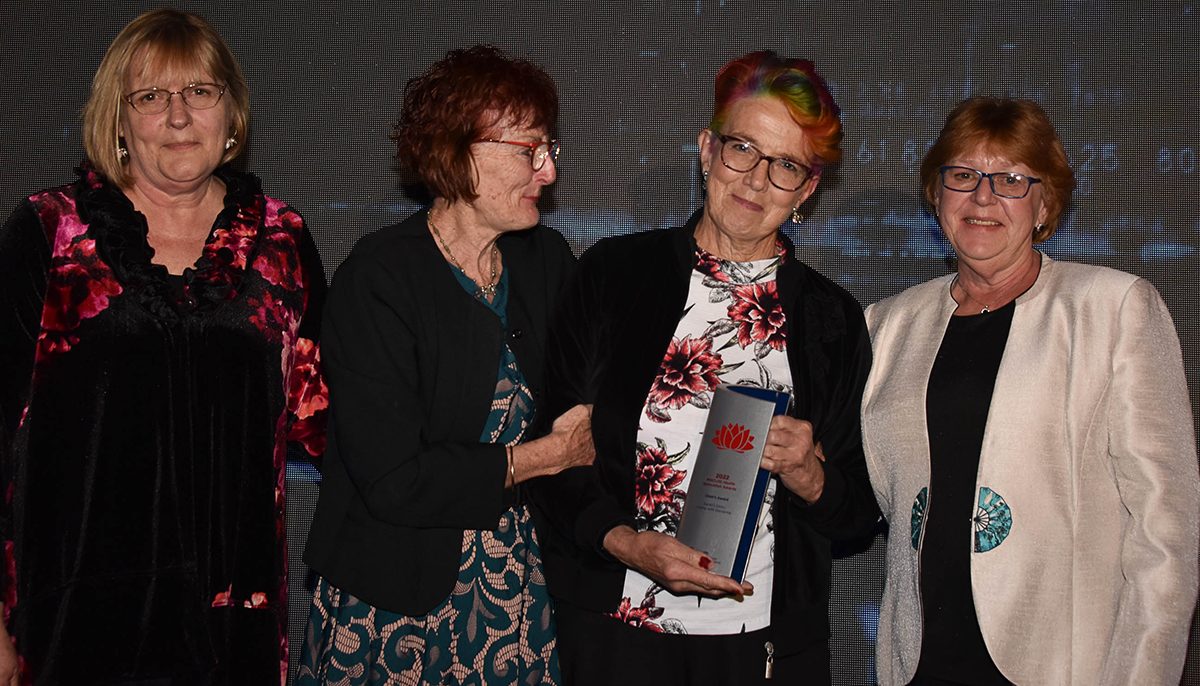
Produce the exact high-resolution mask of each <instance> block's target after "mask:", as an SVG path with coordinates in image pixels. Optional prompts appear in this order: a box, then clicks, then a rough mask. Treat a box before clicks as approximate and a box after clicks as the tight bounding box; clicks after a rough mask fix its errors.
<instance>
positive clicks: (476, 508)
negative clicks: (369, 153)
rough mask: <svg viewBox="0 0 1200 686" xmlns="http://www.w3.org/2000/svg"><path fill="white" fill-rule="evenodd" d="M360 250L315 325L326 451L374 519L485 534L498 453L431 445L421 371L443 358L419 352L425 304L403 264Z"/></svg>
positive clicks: (494, 500)
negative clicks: (419, 308)
mask: <svg viewBox="0 0 1200 686" xmlns="http://www.w3.org/2000/svg"><path fill="white" fill-rule="evenodd" d="M363 247H364V246H363V244H361V243H360V245H359V248H363ZM359 248H356V249H355V252H354V253H353V254H351V256H350V257H349V258H348V259H347V260H346V262H345V263H343V265H342V266H341V267H340V268H339V269H338V272H337V275H336V276H335V278H334V282H333V286H332V288H331V289H330V293H329V302H328V303H327V305H326V308H325V317H324V322H323V324H322V327H321V334H322V353H323V362H324V369H325V374H326V377H327V380H328V384H329V390H330V407H331V429H330V440H331V441H332V445H331V446H330V449H331V451H335V452H336V459H338V460H339V461H340V462H341V464H342V466H343V467H344V469H345V471H346V473H347V474H348V476H349V478H350V481H351V482H352V484H353V486H354V489H355V490H356V491H357V494H358V498H359V499H360V500H361V501H362V502H363V503H364V505H365V507H366V509H367V510H368V512H369V513H370V514H371V516H372V517H374V518H375V519H378V520H380V521H383V522H387V523H389V524H393V525H403V526H408V527H415V528H429V527H440V528H459V529H486V528H491V527H493V526H495V524H496V520H497V518H498V517H499V516H500V512H501V511H502V509H503V502H504V499H503V496H504V481H505V476H506V470H507V461H506V458H505V450H504V446H502V445H498V444H496V445H493V444H486V443H480V442H478V440H477V439H476V440H473V441H465V442H455V441H447V440H435V439H432V438H430V433H431V432H430V431H429V423H430V421H431V418H430V417H429V416H428V413H429V412H430V411H431V409H430V408H427V407H425V404H426V403H425V402H424V401H423V400H422V394H421V391H422V373H421V372H422V366H421V365H432V364H436V362H435V360H436V357H437V354H438V353H439V352H440V351H432V350H427V349H424V348H422V346H421V345H420V340H421V338H420V336H419V335H418V334H419V332H418V331H417V330H416V328H415V327H416V326H418V325H417V324H416V322H414V321H413V317H412V314H411V313H412V312H413V309H414V303H415V302H416V301H417V299H418V298H421V297H429V296H428V294H421V293H415V292H409V291H410V290H411V288H409V287H408V286H406V285H405V284H406V283H408V281H406V280H405V279H403V278H400V276H402V274H400V272H402V271H403V269H404V267H403V266H401V265H390V264H387V263H386V262H385V261H384V260H383V259H380V258H378V257H377V255H375V254H372V251H370V250H360V249H359ZM388 254H389V255H390V254H391V253H388ZM446 316H454V314H453V313H447V314H446ZM498 344H499V341H498V339H497V346H498ZM458 409H459V408H453V409H452V408H443V411H457V410H458ZM326 459H327V461H328V460H330V459H333V458H332V457H329V456H327V458H326Z"/></svg>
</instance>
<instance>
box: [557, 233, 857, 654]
mask: <svg viewBox="0 0 1200 686" xmlns="http://www.w3.org/2000/svg"><path fill="white" fill-rule="evenodd" d="M698 219H699V214H697V215H696V216H695V217H693V218H692V220H691V221H690V222H689V223H688V225H687V226H685V227H683V228H675V229H667V230H660V231H650V232H646V233H641V234H635V235H629V236H621V237H616V238H610V239H606V240H603V241H601V242H599V243H597V244H596V245H595V246H593V247H592V248H591V249H590V250H589V251H588V252H587V253H586V254H585V255H584V256H583V258H582V259H581V260H580V264H579V271H578V273H577V274H576V277H575V279H574V280H573V281H572V283H571V285H570V286H568V288H567V291H566V293H565V294H564V296H563V301H562V307H561V309H560V310H559V311H558V312H557V314H556V319H555V321H554V324H553V327H552V330H551V333H550V347H549V350H548V351H547V394H548V398H547V403H546V404H545V407H546V410H547V412H548V413H549V414H551V415H553V414H554V413H556V412H561V411H562V410H565V409H566V408H568V407H570V406H571V405H574V404H575V403H578V402H586V403H593V404H594V408H593V410H592V432H593V438H594V440H595V443H596V452H597V456H596V464H595V466H594V467H580V468H575V469H570V470H567V471H565V472H562V473H560V474H558V475H555V476H553V477H547V478H543V479H539V480H537V481H535V482H534V496H535V503H536V505H537V512H536V514H537V515H538V525H539V528H538V534H539V536H540V539H541V543H542V552H543V557H544V560H545V566H546V576H547V582H548V583H549V585H550V591H551V593H552V594H553V595H554V596H555V597H556V598H558V599H560V600H565V601H567V602H569V603H571V604H573V605H577V606H579V607H583V608H587V609H590V610H593V611H596V612H606V613H607V612H612V611H614V610H615V609H616V607H617V603H618V602H619V601H620V597H621V593H622V589H623V584H624V579H625V567H624V566H623V565H622V564H620V563H619V562H616V561H615V560H614V559H613V558H612V557H611V556H609V555H608V554H607V553H606V552H605V551H604V550H603V549H602V546H601V543H602V541H603V538H604V534H605V533H607V532H608V531H609V530H610V529H611V528H613V527H614V526H617V525H619V524H628V525H630V526H632V525H633V521H634V493H633V489H634V464H635V457H634V456H635V447H634V446H635V442H636V439H637V431H638V421H639V415H640V413H641V409H642V406H643V404H644V403H645V400H646V395H647V393H648V392H649V390H650V385H651V383H652V382H653V380H654V377H655V375H656V373H657V372H658V367H659V364H660V363H661V362H662V356H663V354H664V352H665V351H666V349H667V345H668V344H669V343H670V341H671V337H672V336H673V334H674V333H675V327H676V325H677V324H678V323H679V318H680V316H681V315H682V312H683V308H684V306H685V304H686V301H687V292H688V284H689V279H690V274H691V271H692V268H693V265H694V264H695V242H694V240H693V238H692V234H693V230H694V227H695V224H696V222H697V221H698ZM781 238H782V240H783V241H784V243H785V244H786V247H787V257H786V258H785V260H784V262H783V264H782V265H781V268H780V270H779V273H778V276H777V278H778V285H779V293H780V299H781V300H782V302H783V304H784V310H785V313H786V316H787V322H788V345H787V356H788V364H789V366H790V368H791V372H792V382H793V385H794V394H795V410H794V412H793V415H794V416H796V417H798V418H801V419H807V420H808V421H810V422H812V424H813V427H814V432H815V435H816V438H817V440H819V441H821V443H822V444H823V448H824V452H825V455H826V456H827V457H828V460H827V462H826V463H825V488H824V491H823V493H822V495H821V498H820V499H819V500H818V501H817V502H816V503H813V504H812V505H808V504H806V503H805V502H804V501H803V500H802V499H801V498H800V497H798V496H796V495H794V494H792V493H791V492H790V491H788V490H787V489H786V488H784V487H783V486H782V484H781V483H780V484H777V488H778V491H777V492H778V493H779V494H781V495H780V496H778V497H777V498H776V500H775V504H774V508H775V511H774V521H775V588H774V595H773V597H772V600H771V617H772V618H771V628H772V632H773V640H774V642H775V645H776V649H777V650H778V651H779V653H780V654H788V653H791V652H795V651H798V650H800V649H801V648H803V647H804V646H805V645H808V644H810V643H812V642H814V641H819V640H824V639H827V638H828V636H829V619H828V603H829V584H830V565H831V556H830V539H833V538H852V537H857V536H860V535H862V534H864V533H866V532H867V531H869V530H870V529H871V527H872V526H873V525H874V524H875V522H876V521H877V519H878V517H879V510H878V507H877V505H876V503H875V498H874V496H873V495H872V492H871V487H870V483H869V481H868V478H867V468H866V462H865V460H864V458H863V452H862V441H861V433H860V426H859V406H860V404H861V401H862V393H863V387H864V385H865V383H866V379H867V372H868V371H869V369H870V357H871V347H870V339H869V337H868V334H867V329H866V324H865V322H864V320H863V315H862V308H861V307H860V306H859V304H858V302H857V301H855V300H854V298H853V297H852V296H851V295H850V294H849V293H847V292H846V291H844V290H843V289H842V288H841V287H839V286H838V285H836V284H835V283H833V282H832V281H830V280H828V279H826V278H825V277H823V276H821V275H820V274H818V273H817V272H816V271H814V270H813V269H811V268H810V267H808V266H807V265H805V264H803V263H802V262H800V261H799V260H797V259H795V258H794V257H793V254H794V248H793V246H792V244H791V242H790V241H788V240H787V238H786V237H784V236H782V235H781Z"/></svg>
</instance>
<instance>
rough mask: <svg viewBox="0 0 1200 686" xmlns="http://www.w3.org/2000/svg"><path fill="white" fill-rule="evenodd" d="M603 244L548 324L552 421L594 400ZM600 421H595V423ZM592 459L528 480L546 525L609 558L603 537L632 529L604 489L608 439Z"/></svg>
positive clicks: (612, 459)
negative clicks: (619, 528)
mask: <svg viewBox="0 0 1200 686" xmlns="http://www.w3.org/2000/svg"><path fill="white" fill-rule="evenodd" d="M604 252H605V246H604V244H603V243H600V244H597V245H596V246H594V247H593V248H592V249H591V250H589V251H588V252H587V253H586V254H585V255H584V257H583V258H582V259H581V260H580V264H579V269H578V270H577V271H576V273H575V276H574V278H572V279H571V280H570V281H569V282H568V286H567V288H566V290H565V291H564V293H563V296H562V298H561V299H560V300H559V304H558V307H557V308H556V310H555V315H554V317H553V318H552V320H551V325H550V334H549V337H548V342H547V351H546V408H547V416H549V417H557V416H559V415H560V414H562V413H563V412H565V411H566V410H568V409H570V408H571V407H573V406H575V405H577V404H591V403H594V402H595V401H596V394H597V388H598V386H599V375H600V374H601V369H602V364H601V357H602V355H603V352H604V351H603V349H602V346H603V345H605V341H608V340H610V338H609V337H608V336H607V335H606V332H605V326H606V322H607V318H606V317H605V316H604V313H605V312H607V308H606V302H605V297H604V294H603V283H604V278H603V277H604V273H605V271H604V269H605V268H604V259H603V255H604ZM597 411H599V412H600V413H603V412H604V411H605V409H604V408H599V409H598V410H596V409H594V410H593V415H592V431H593V436H595V435H596V432H597V431H603V430H604V426H603V420H602V419H601V415H598V414H597ZM598 422H599V423H598ZM595 443H596V450H597V454H596V461H595V464H593V465H590V466H587V467H574V468H571V469H567V470H564V471H562V472H560V473H558V474H555V475H554V476H550V477H543V478H541V479H537V480H535V481H534V482H533V495H534V498H535V500H536V504H537V505H538V506H539V507H540V509H541V510H542V512H543V514H544V515H545V518H546V520H547V521H548V523H549V525H550V526H552V527H554V528H555V530H556V531H557V533H558V534H559V535H560V536H562V537H565V538H567V539H568V540H570V541H572V543H573V544H574V546H576V547H577V548H579V549H581V550H586V551H590V552H592V553H595V554H597V555H599V556H601V557H602V558H605V559H611V558H609V556H608V554H607V552H605V550H604V548H603V541H604V536H605V534H607V533H608V531H609V530H610V529H612V528H614V527H616V526H619V525H621V524H628V525H630V526H632V525H633V517H632V515H631V514H630V513H629V512H628V508H625V507H622V506H621V504H620V502H619V501H618V499H617V497H616V496H615V495H614V494H613V493H612V491H611V489H607V488H605V486H604V478H603V476H602V472H601V470H602V469H613V468H614V465H617V464H619V463H620V462H621V459H620V456H614V455H606V454H603V453H602V450H603V449H605V447H606V446H608V445H609V443H610V442H607V441H602V440H601V441H595Z"/></svg>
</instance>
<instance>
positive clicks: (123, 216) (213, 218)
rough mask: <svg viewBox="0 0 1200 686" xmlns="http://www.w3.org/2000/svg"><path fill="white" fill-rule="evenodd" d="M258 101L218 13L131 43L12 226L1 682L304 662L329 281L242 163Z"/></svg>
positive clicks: (214, 675) (4, 312)
mask: <svg viewBox="0 0 1200 686" xmlns="http://www.w3.org/2000/svg"><path fill="white" fill-rule="evenodd" d="M248 103H249V94H248V91H247V87H246V82H245V79H244V78H243V77H242V73H241V69H240V68H239V66H238V64H237V61H236V60H235V58H234V57H233V55H232V53H231V52H230V51H229V48H228V47H227V46H226V45H225V43H224V42H223V41H222V40H221V38H220V36H219V35H218V34H217V33H216V31H215V30H214V29H213V28H212V27H211V26H210V25H209V24H208V23H206V22H205V21H204V20H203V19H201V18H200V17H197V16H195V15H191V14H187V13H184V12H178V11H175V10H166V9H164V10H156V11H152V12H148V13H146V14H143V15H142V16H140V17H138V18H137V19H135V20H134V21H133V22H131V23H130V24H129V25H128V26H126V27H125V28H124V29H123V30H122V31H121V33H120V34H119V35H118V36H117V38H116V39H115V40H114V41H113V43H112V45H111V46H110V48H109V50H108V52H107V54H106V55H105V57H104V59H103V61H102V62H101V64H100V67H99V69H98V71H97V73H96V76H95V80H94V82H93V88H92V94H91V97H90V99H89V101H88V104H87V107H86V108H85V114H84V145H85V149H86V153H87V159H86V160H84V162H83V164H82V165H81V166H80V169H79V170H78V178H77V180H76V181H74V182H73V183H71V184H68V185H65V186H61V187H58V188H52V189H49V190H45V191H42V192H39V193H36V194H34V195H31V196H29V197H28V198H27V199H25V200H24V201H22V202H21V203H20V205H19V206H18V207H17V209H16V210H15V211H14V212H13V213H12V215H11V217H10V218H9V220H8V221H7V223H5V224H4V227H3V229H0V358H3V359H4V360H5V364H4V371H3V374H2V375H0V457H3V461H2V464H3V467H4V470H3V474H2V477H3V480H4V489H5V490H4V492H5V493H6V494H7V497H6V498H5V499H4V501H3V516H2V517H0V536H2V538H3V539H4V547H3V550H4V554H5V557H6V560H5V562H6V564H5V565H4V566H3V569H5V570H7V571H6V573H5V574H4V575H3V577H4V578H3V584H2V585H0V589H2V591H3V593H2V595H0V601H2V602H3V606H4V613H5V619H6V630H7V631H8V633H9V636H11V639H12V640H11V641H10V640H8V639H9V636H0V683H5V682H11V683H16V682H17V680H18V679H21V680H22V681H23V682H33V683H39V684H59V683H133V682H136V683H189V684H191V683H204V684H211V683H270V682H272V681H281V680H282V678H283V677H284V675H285V672H286V655H287V653H286V640H285V638H284V637H285V636H286V631H285V630H284V629H285V618H286V608H285V607H284V597H283V589H284V588H285V586H284V583H285V580H284V578H283V576H284V573H285V570H286V563H285V559H284V554H283V553H284V548H283V541H282V533H281V532H282V531H283V519H282V516H283V484H284V479H283V473H284V472H283V470H284V467H285V463H286V453H287V442H288V440H289V439H296V440H297V441H298V442H299V443H300V444H301V445H303V447H304V448H305V449H307V450H308V451H309V452H310V453H312V454H314V455H315V454H318V453H319V452H320V451H321V449H322V445H321V443H322V440H323V439H322V435H323V429H322V427H321V421H322V419H323V416H324V412H323V408H324V406H325V396H324V386H323V384H322V382H321V378H320V374H319V370H318V367H317V365H318V355H317V348H316V343H315V341H316V334H317V325H318V323H319V316H317V315H319V310H320V303H321V299H322V293H323V289H324V286H325V280H324V276H323V274H322V271H321V266H320V261H319V259H318V257H317V254H316V250H315V248H314V245H313V243H312V240H311V238H310V237H309V235H308V232H307V230H306V229H305V226H304V222H303V220H302V219H301V218H300V216H299V215H298V214H297V213H296V212H295V211H294V210H292V209H291V208H289V207H288V206H287V205H286V204H284V203H282V202H280V201H278V200H276V199H274V198H270V197H267V196H265V195H264V194H263V193H262V190H261V188H260V186H259V182H258V180H257V179H256V178H255V177H253V176H251V175H249V174H244V173H239V172H236V171H233V170H232V169H230V168H229V167H228V166H226V163H227V162H229V161H230V160H232V159H234V158H235V157H237V155H238V154H239V153H240V152H241V151H242V150H243V149H244V146H245V142H246V127H247V124H248V121H249V112H248Z"/></svg>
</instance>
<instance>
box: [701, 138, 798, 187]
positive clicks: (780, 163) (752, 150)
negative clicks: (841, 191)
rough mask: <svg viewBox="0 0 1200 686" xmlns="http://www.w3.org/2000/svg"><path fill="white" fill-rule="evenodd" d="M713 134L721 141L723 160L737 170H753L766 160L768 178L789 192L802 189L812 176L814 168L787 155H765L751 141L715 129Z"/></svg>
mask: <svg viewBox="0 0 1200 686" xmlns="http://www.w3.org/2000/svg"><path fill="white" fill-rule="evenodd" d="M713 135H714V136H716V137H717V139H718V140H720V141H721V162H722V163H723V164H724V165H725V166H726V167H729V168H730V169H732V170H734V171H735V172H748V171H751V170H753V169H754V168H755V167H757V166H758V163H759V162H761V161H763V160H766V161H767V179H769V180H770V181H771V184H772V185H773V186H775V187H776V188H778V189H779V190H781V191H788V192H789V193H790V192H792V191H796V190H800V187H801V186H803V185H804V182H805V181H808V179H809V177H810V176H812V173H813V172H812V169H810V168H808V167H806V166H804V165H803V164H800V163H799V162H793V161H792V160H789V159H788V158H786V157H771V156H770V155H764V154H762V153H761V152H759V151H758V148H756V147H754V144H753V143H751V142H749V141H744V140H742V139H740V138H735V137H734V136H726V135H723V134H720V133H717V132H715V131H714V132H713Z"/></svg>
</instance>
